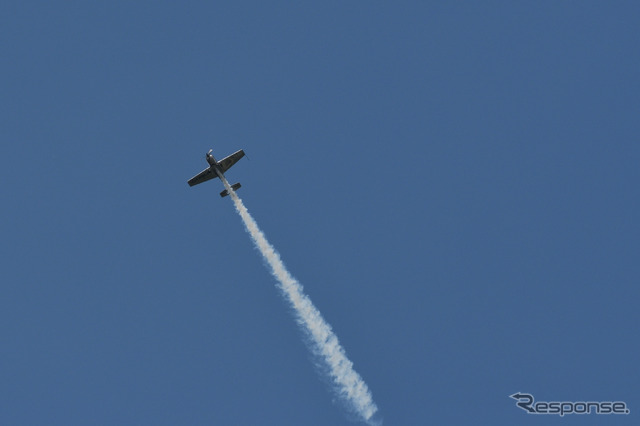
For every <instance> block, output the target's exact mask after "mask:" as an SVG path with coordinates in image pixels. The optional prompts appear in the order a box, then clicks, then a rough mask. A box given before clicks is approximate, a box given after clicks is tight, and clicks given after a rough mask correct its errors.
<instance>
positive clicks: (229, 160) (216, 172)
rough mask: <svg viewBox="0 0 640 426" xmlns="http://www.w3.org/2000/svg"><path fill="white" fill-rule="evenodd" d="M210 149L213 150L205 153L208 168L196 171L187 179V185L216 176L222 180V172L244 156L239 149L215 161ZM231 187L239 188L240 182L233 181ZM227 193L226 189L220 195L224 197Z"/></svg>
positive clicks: (235, 189)
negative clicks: (196, 172) (195, 173)
mask: <svg viewBox="0 0 640 426" xmlns="http://www.w3.org/2000/svg"><path fill="white" fill-rule="evenodd" d="M211 151H213V150H212V149H210V150H209V152H207V154H206V158H207V163H209V168H208V169H204V170H203V171H201V172H200V173H198V174H197V175H195V176H194V177H192V178H191V179H189V181H188V183H189V186H194V185H197V184H199V183H202V182H206V181H208V180H209V179H213V178H216V177H217V178H220V180H222V177H223V176H224V172H226V171H227V170H229V169H230V168H231V166H233V165H234V164H236V163H237V162H238V160H239V159H241V158H242V157H244V151H243V150H240V151H236V152H234V153H233V154H231V155H229V156H228V157H225V158H223V159H222V160H220V161H216V159H215V157H214V156H213V155H211ZM231 188H232V189H233V190H234V191H237V190H238V188H240V183H239V182H238V183H234V184H233V185H231ZM227 195H229V192H228V191H227V190H226V189H225V190H224V191H222V192H221V193H220V196H221V197H226V196H227Z"/></svg>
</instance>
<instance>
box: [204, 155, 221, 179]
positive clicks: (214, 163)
mask: <svg viewBox="0 0 640 426" xmlns="http://www.w3.org/2000/svg"><path fill="white" fill-rule="evenodd" d="M207 163H209V168H210V169H211V171H212V172H214V173H215V174H216V176H218V177H219V178H220V179H222V176H224V175H223V173H222V170H220V166H219V165H218V161H217V160H216V157H214V156H213V154H211V153H210V152H208V153H207Z"/></svg>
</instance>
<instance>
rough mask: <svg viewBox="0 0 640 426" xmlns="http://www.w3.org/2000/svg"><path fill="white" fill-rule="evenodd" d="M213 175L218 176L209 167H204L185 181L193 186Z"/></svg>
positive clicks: (211, 177)
mask: <svg viewBox="0 0 640 426" xmlns="http://www.w3.org/2000/svg"><path fill="white" fill-rule="evenodd" d="M215 177H218V176H217V175H216V174H215V173H214V172H213V171H211V169H204V170H203V171H201V172H200V173H198V174H197V175H195V176H194V177H192V178H191V179H189V181H188V182H187V183H188V184H189V186H193V185H197V184H199V183H202V182H206V181H208V180H209V179H213V178H215Z"/></svg>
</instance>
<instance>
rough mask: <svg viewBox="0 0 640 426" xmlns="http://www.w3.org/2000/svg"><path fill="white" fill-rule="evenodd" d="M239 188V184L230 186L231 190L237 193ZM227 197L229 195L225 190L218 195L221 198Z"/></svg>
mask: <svg viewBox="0 0 640 426" xmlns="http://www.w3.org/2000/svg"><path fill="white" fill-rule="evenodd" d="M241 186H242V185H240V182H238V183H234V184H233V185H231V189H233V190H234V191H237V190H238V189H239V188H240V187H241ZM227 195H229V191H227V190H226V189H225V190H224V191H222V192H221V193H220V196H221V197H226V196H227Z"/></svg>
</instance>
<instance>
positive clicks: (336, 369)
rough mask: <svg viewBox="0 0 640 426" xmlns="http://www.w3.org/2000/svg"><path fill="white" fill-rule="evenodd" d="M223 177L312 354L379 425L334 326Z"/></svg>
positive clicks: (343, 394) (342, 390) (357, 407)
mask: <svg viewBox="0 0 640 426" xmlns="http://www.w3.org/2000/svg"><path fill="white" fill-rule="evenodd" d="M220 177H221V180H222V182H223V183H224V186H225V188H227V191H229V195H230V196H231V198H232V199H233V203H234V204H235V207H236V210H237V212H238V214H239V215H240V217H241V218H242V221H243V222H244V226H245V227H246V229H247V232H249V234H250V235H251V238H252V239H253V242H254V243H255V245H256V247H258V249H259V250H260V253H261V254H262V256H263V257H264V259H265V260H266V261H267V263H268V264H269V266H270V267H271V273H272V274H273V276H274V277H275V278H276V279H277V280H278V282H279V284H280V285H279V287H280V289H281V290H282V292H283V294H284V295H285V296H286V298H287V299H288V300H289V302H290V303H291V305H292V306H293V308H294V310H295V312H296V315H297V319H298V323H299V324H300V326H301V327H302V328H303V329H304V331H305V332H306V333H307V335H308V336H309V337H310V340H311V344H312V346H313V347H312V350H314V351H315V352H316V353H317V354H318V355H319V356H320V357H321V358H322V360H323V361H324V362H325V363H326V366H327V367H328V371H329V375H330V376H331V379H332V381H333V383H334V385H335V388H336V390H337V393H338V395H339V396H340V397H341V398H342V399H343V400H344V401H345V402H347V404H348V406H349V407H350V408H352V409H353V410H354V411H355V412H356V413H357V414H358V415H360V416H361V417H362V418H363V419H364V420H365V421H366V422H368V423H370V424H376V423H377V422H376V421H375V420H374V419H373V415H374V414H375V413H376V412H377V411H378V407H376V404H375V403H374V402H373V399H372V398H371V393H370V392H369V388H368V387H367V385H366V383H365V382H364V380H362V377H360V375H359V374H358V373H356V371H355V370H354V369H353V363H352V362H351V361H349V359H348V358H347V355H346V354H345V352H344V349H343V348H342V346H340V343H339V342H338V338H337V337H336V335H335V334H334V333H333V331H332V330H331V326H330V325H329V324H327V322H326V321H325V320H324V318H322V315H321V314H320V311H318V309H317V308H316V307H315V306H314V305H313V303H312V302H311V299H309V297H308V296H307V295H306V294H304V292H303V290H302V285H300V283H299V282H298V281H296V279H295V278H293V277H292V276H291V274H290V273H289V271H287V268H286V267H285V266H284V263H283V262H282V260H281V259H280V255H279V254H278V252H277V251H276V250H275V249H274V248H273V246H272V245H271V244H269V242H268V241H267V239H266V238H265V236H264V234H263V233H262V231H261V230H260V228H258V224H257V223H256V221H255V220H254V219H253V217H251V215H250V214H249V211H248V210H247V208H246V207H245V206H244V203H243V202H242V200H241V199H240V198H239V197H238V195H237V194H236V193H235V191H234V190H233V189H231V186H230V185H229V182H228V181H227V180H226V179H225V178H224V176H220Z"/></svg>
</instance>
